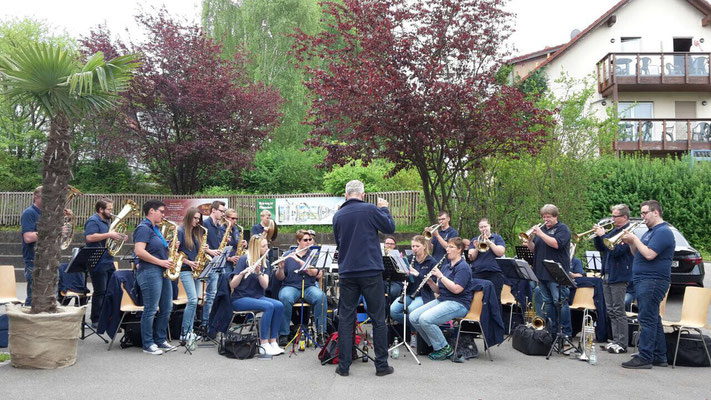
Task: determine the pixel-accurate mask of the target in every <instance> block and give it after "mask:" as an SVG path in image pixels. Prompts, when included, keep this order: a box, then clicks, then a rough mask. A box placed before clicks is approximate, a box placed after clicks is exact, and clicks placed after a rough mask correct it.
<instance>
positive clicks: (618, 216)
mask: <svg viewBox="0 0 711 400" xmlns="http://www.w3.org/2000/svg"><path fill="white" fill-rule="evenodd" d="M620 217H623V215H610V218H620Z"/></svg>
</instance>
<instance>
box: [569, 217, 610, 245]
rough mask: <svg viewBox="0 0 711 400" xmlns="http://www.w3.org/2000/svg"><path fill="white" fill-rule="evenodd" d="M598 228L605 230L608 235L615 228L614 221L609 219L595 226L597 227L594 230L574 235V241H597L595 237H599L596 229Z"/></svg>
mask: <svg viewBox="0 0 711 400" xmlns="http://www.w3.org/2000/svg"><path fill="white" fill-rule="evenodd" d="M598 226H600V227H602V228H604V229H605V232H606V233H607V232H609V231H610V229H612V228H613V226H614V225H613V224H612V219H609V218H608V219H606V220H604V221H601V222H600V223H599V224H595V226H594V227H593V228H592V229H589V230H587V231H585V232H581V233H578V234H575V235H573V240H574V241H575V242H576V243H577V242H579V241H580V240H582V239H584V240H592V239H595V236H597V235H595V228H596V227H598ZM608 227H609V228H608Z"/></svg>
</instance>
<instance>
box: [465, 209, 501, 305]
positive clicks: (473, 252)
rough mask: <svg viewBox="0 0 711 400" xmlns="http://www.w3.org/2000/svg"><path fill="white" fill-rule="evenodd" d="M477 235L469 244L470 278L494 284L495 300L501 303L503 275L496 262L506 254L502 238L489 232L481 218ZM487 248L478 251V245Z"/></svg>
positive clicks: (486, 224)
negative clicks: (484, 245) (481, 244)
mask: <svg viewBox="0 0 711 400" xmlns="http://www.w3.org/2000/svg"><path fill="white" fill-rule="evenodd" d="M479 232H481V235H479V236H478V237H476V238H473V239H472V240H471V241H470V244H469V260H471V261H472V276H473V277H474V278H475V279H485V280H487V281H489V282H491V283H493V284H494V291H495V292H496V298H497V299H499V303H501V289H502V288H503V287H504V280H505V279H506V278H504V273H503V272H502V271H501V268H500V267H499V264H498V263H497V262H496V258H497V257H502V256H503V255H504V253H505V252H506V245H505V244H504V238H502V237H501V236H500V235H498V234H496V233H492V232H491V225H489V220H488V219H486V218H482V219H481V220H480V221H479ZM480 243H483V244H486V246H488V250H487V251H483V252H482V251H479V244H480Z"/></svg>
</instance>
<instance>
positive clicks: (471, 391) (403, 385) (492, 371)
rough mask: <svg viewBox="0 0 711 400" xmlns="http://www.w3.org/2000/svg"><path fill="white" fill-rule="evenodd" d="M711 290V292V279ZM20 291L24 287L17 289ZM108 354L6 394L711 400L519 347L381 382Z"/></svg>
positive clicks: (700, 375) (677, 372) (212, 352)
mask: <svg viewBox="0 0 711 400" xmlns="http://www.w3.org/2000/svg"><path fill="white" fill-rule="evenodd" d="M706 285H707V287H711V278H708V277H707V279H706ZM21 293H24V286H23V287H18V294H21ZM21 297H23V296H22V295H21ZM681 297H682V293H681V292H673V293H672V294H671V295H670V298H669V302H668V306H667V318H668V319H672V320H673V319H676V318H678V317H679V315H680V309H681ZM707 333H708V332H707ZM106 348H107V346H106V345H105V344H104V343H103V342H101V341H100V340H99V339H98V338H96V337H90V338H87V339H86V340H84V341H80V342H79V348H78V362H77V364H76V365H74V366H72V367H69V368H65V369H62V370H55V371H36V370H20V369H16V368H12V367H9V366H6V367H2V368H0V394H1V398H2V399H29V398H35V399H36V398H50V397H55V398H62V397H68V396H72V397H76V396H96V395H99V394H100V395H101V396H102V397H105V398H108V399H113V398H117V399H118V398H121V399H127V398H138V397H139V396H140V397H143V398H146V397H149V398H150V397H155V398H167V397H169V396H170V397H173V398H190V399H201V398H215V397H217V398H226V397H235V398H247V397H250V396H259V397H260V398H273V399H282V398H289V399H300V398H309V399H313V398H314V397H315V396H316V397H319V398H329V399H331V398H337V399H351V398H364V399H365V398H373V397H376V398H384V396H387V397H391V398H402V397H404V396H408V397H410V398H418V399H437V398H440V397H442V396H446V397H447V398H469V399H471V398H475V399H476V398H478V399H498V398H577V397H579V396H585V397H588V396H595V397H596V398H602V399H608V398H615V399H621V398H624V399H649V398H653V399H667V398H668V399H672V398H674V399H676V398H690V399H708V398H711V379H710V377H711V370H710V369H708V368H686V367H677V368H676V369H672V368H671V367H669V368H655V369H652V370H644V371H634V370H626V369H623V368H621V367H620V366H619V364H620V363H621V362H622V361H625V360H627V359H628V355H612V354H607V353H598V354H599V362H598V365H596V366H591V365H589V364H587V363H583V362H581V361H578V360H573V359H570V358H568V357H565V356H562V355H555V356H553V357H552V358H551V359H550V360H548V361H546V360H545V358H544V357H529V356H525V355H523V354H521V353H519V352H517V351H516V350H514V349H513V348H512V347H511V343H510V342H505V343H503V344H502V345H501V346H498V347H494V348H493V349H492V353H493V356H494V361H493V362H490V361H488V360H487V359H486V358H484V357H482V358H480V359H475V360H469V361H467V362H466V363H463V364H454V363H451V362H433V361H430V360H429V359H427V358H426V357H423V358H422V359H421V361H422V365H420V366H418V365H417V364H416V363H415V362H414V360H413V359H412V357H411V356H410V355H407V356H406V357H405V358H403V357H402V356H401V358H399V359H397V360H391V365H393V366H394V367H395V373H394V374H393V375H390V376H387V377H376V376H375V369H374V367H373V364H372V363H370V362H368V363H362V362H360V361H355V362H354V363H353V366H352V367H351V376H349V377H347V378H343V377H340V376H338V375H336V374H335V373H334V369H335V367H334V366H325V367H322V366H321V365H320V364H319V362H318V360H317V358H316V354H317V352H316V351H315V350H312V349H309V350H307V351H306V352H304V353H297V355H295V356H293V357H291V358H289V357H288V356H286V355H282V356H278V357H275V358H274V359H272V360H268V361H262V360H258V359H252V360H244V361H239V360H231V359H227V358H224V357H221V356H219V355H218V354H217V351H216V349H215V348H199V349H197V350H196V351H195V352H194V354H193V355H188V354H184V353H183V352H182V351H178V352H173V353H170V354H165V355H162V356H150V355H146V354H143V353H142V352H141V350H140V349H139V348H129V349H121V348H119V347H115V348H114V349H113V350H111V351H110V352H107V351H106ZM480 348H481V345H480ZM175 396H178V397H175Z"/></svg>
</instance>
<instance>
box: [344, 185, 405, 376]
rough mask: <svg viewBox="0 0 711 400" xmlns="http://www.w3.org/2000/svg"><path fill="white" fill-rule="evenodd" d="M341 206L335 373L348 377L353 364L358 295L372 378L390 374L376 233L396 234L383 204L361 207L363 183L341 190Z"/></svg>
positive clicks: (380, 257)
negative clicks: (369, 328) (369, 329)
mask: <svg viewBox="0 0 711 400" xmlns="http://www.w3.org/2000/svg"><path fill="white" fill-rule="evenodd" d="M345 197H346V202H345V203H343V205H341V208H340V209H339V210H338V211H337V212H336V214H335V215H334V216H333V234H334V236H335V240H336V246H338V273H339V278H340V282H339V288H340V301H339V304H338V316H339V323H338V352H339V353H338V354H339V357H338V368H336V373H337V374H339V375H341V376H348V369H349V368H350V365H351V362H352V357H351V356H352V350H353V349H352V347H353V343H354V341H353V333H354V326H355V319H356V308H357V307H358V299H359V298H360V296H361V295H362V296H363V297H364V298H365V303H366V304H367V310H368V315H369V317H370V319H371V321H372V324H373V342H374V344H375V374H376V375H378V376H384V375H388V374H391V373H393V371H394V369H393V367H391V366H388V332H387V328H386V326H385V296H383V293H384V291H385V288H384V287H383V279H382V275H383V270H384V269H385V267H384V266H383V258H382V255H381V252H380V239H379V237H378V231H380V232H382V233H385V234H392V233H394V232H395V221H393V218H392V216H391V215H390V211H388V208H387V207H388V202H387V201H386V200H385V199H378V205H377V207H376V206H375V205H373V204H371V203H366V202H364V201H363V199H364V198H365V189H364V188H363V182H361V181H358V180H352V181H350V182H348V183H347V184H346V190H345Z"/></svg>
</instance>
